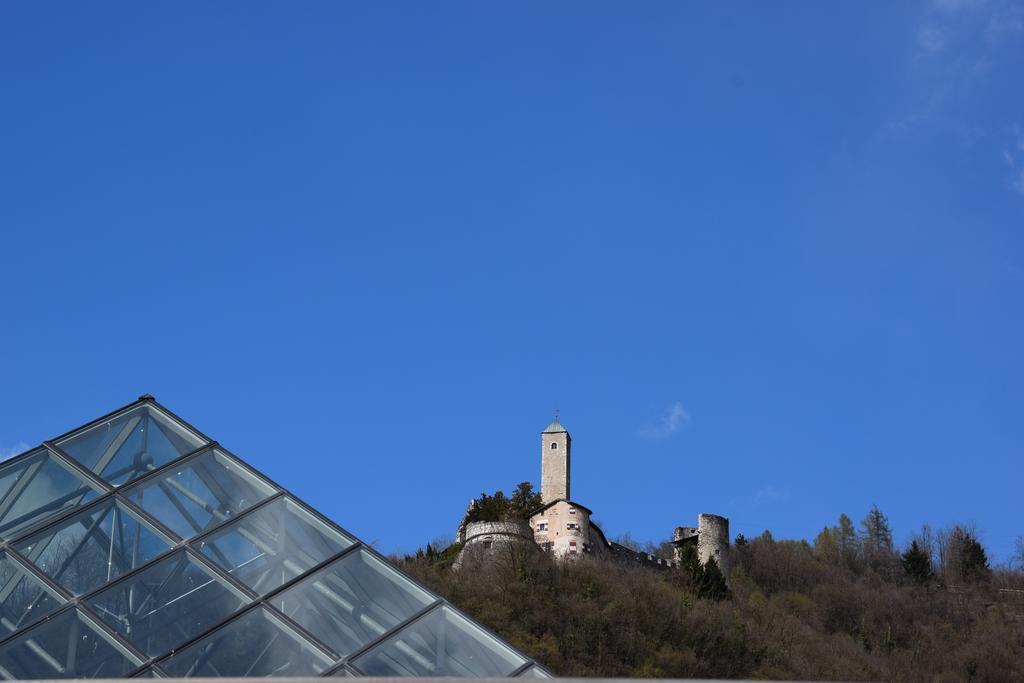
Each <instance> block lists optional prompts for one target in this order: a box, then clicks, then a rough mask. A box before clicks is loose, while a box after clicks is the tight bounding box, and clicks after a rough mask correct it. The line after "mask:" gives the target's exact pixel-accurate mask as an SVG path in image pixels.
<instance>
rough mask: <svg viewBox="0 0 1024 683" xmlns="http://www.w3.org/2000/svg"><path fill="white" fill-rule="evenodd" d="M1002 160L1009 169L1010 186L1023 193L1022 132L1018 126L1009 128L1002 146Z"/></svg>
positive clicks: (1023, 141) (1023, 161) (1023, 157)
mask: <svg viewBox="0 0 1024 683" xmlns="http://www.w3.org/2000/svg"><path fill="white" fill-rule="evenodd" d="M1003 162H1004V163H1005V164H1006V166H1007V167H1008V168H1009V169H1010V178H1009V184H1010V188H1011V189H1012V190H1013V191H1014V192H1016V193H1017V194H1021V195H1024V133H1022V132H1021V129H1020V126H1017V125H1014V126H1013V127H1012V128H1010V130H1009V137H1008V138H1007V141H1006V145H1005V146H1004V147H1003Z"/></svg>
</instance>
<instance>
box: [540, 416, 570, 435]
mask: <svg viewBox="0 0 1024 683" xmlns="http://www.w3.org/2000/svg"><path fill="white" fill-rule="evenodd" d="M559 432H565V433H566V434H568V433H569V430H568V429H566V428H565V427H563V426H562V423H561V422H559V421H558V418H557V417H556V418H555V419H554V420H552V421H551V424H549V425H548V426H547V427H545V428H544V431H543V432H541V434H557V433H559Z"/></svg>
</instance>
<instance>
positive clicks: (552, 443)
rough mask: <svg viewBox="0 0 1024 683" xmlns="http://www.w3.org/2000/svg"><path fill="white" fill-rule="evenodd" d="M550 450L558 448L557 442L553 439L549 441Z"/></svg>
mask: <svg viewBox="0 0 1024 683" xmlns="http://www.w3.org/2000/svg"><path fill="white" fill-rule="evenodd" d="M551 450H553V451H554V450H558V444H557V443H556V442H554V441H552V442H551Z"/></svg>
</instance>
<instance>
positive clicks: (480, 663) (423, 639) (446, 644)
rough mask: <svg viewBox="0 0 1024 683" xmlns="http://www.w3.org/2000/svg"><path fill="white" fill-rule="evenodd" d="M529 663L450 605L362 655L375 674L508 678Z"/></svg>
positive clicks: (363, 667) (364, 667)
mask: <svg viewBox="0 0 1024 683" xmlns="http://www.w3.org/2000/svg"><path fill="white" fill-rule="evenodd" d="M525 663H526V660H525V659H523V658H522V657H520V656H519V655H517V654H516V653H515V652H513V651H512V650H510V649H509V648H507V647H506V646H505V645H503V644H502V643H501V642H500V641H499V640H498V639H497V638H494V637H493V636H490V635H488V634H486V633H484V632H483V631H482V630H481V629H480V628H479V627H477V626H475V625H473V624H472V623H471V622H470V621H469V620H468V619H466V618H465V617H462V616H460V615H459V614H457V613H456V612H455V611H453V610H451V609H449V608H448V607H441V608H439V609H436V610H434V611H432V612H430V613H429V614H427V615H426V616H424V617H422V618H421V619H417V620H416V621H415V622H413V623H412V624H410V625H409V626H407V627H405V628H404V629H402V630H401V631H399V632H398V633H397V634H396V635H394V636H392V637H390V638H388V639H387V640H385V641H384V642H383V643H381V644H379V645H377V646H375V647H374V648H372V649H371V650H369V651H368V652H366V653H365V654H362V655H360V656H359V657H357V658H356V659H355V660H354V661H353V664H355V666H356V668H358V669H359V670H360V671H363V672H364V673H366V674H368V675H370V676H477V677H485V676H507V675H509V674H510V673H512V672H513V671H515V670H516V669H518V668H519V667H520V666H522V665H523V664H525Z"/></svg>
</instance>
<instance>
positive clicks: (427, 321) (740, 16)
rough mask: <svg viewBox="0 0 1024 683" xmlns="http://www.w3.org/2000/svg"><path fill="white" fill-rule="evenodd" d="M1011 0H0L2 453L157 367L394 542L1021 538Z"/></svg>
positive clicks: (307, 490) (259, 454) (354, 523)
mask: <svg viewBox="0 0 1024 683" xmlns="http://www.w3.org/2000/svg"><path fill="white" fill-rule="evenodd" d="M1022 73H1024V6H1022V5H1021V4H1019V3H1015V2H1008V1H1006V0H987V1H986V0H941V1H936V2H918V3H909V2H908V3H888V2H876V3H847V4H845V5H839V4H836V3H828V5H827V6H826V5H825V4H823V3H816V2H804V3H786V4H785V5H777V4H776V3H760V2H750V3H712V6H701V5H698V4H695V3H678V2H664V3H657V2H653V3H632V2H630V3H626V2H620V3H606V2H582V3H573V2H566V3H555V4H551V3H530V2H525V3H478V2H466V3H413V2H408V3H386V2H373V3H370V2H366V3H352V2H349V3H328V2H323V3H312V2H311V3H301V4H296V3H283V2H282V3H261V2H244V3H242V2H218V3H106V4H95V3H89V4H82V3H42V2H40V3H34V2H22V3H5V4H4V5H3V6H2V7H0V98H2V106H0V131H2V138H0V236H2V237H0V275H2V278H3V283H4V284H3V287H2V288H0V315H2V319H0V325H2V328H0V449H3V452H5V453H11V452H14V451H18V450H20V449H22V448H23V447H24V445H25V444H36V443H38V442H40V441H42V440H43V439H45V438H49V437H51V436H54V435H56V434H58V433H60V432H63V431H65V430H66V429H69V428H71V427H73V426H75V425H76V424H79V423H81V422H84V421H86V420H88V419H91V418H93V417H96V416H98V415H99V414H101V413H104V412H106V411H108V410H110V409H113V408H114V407H116V406H118V405H121V404H124V403H127V402H129V401H131V400H133V399H134V398H135V397H136V396H137V395H139V394H140V393H143V392H150V393H153V394H155V395H156V396H157V398H158V399H159V400H161V401H162V402H163V403H165V404H167V405H168V406H170V407H171V408H172V409H174V410H176V411H177V412H179V413H180V414H181V415H183V416H184V417H185V418H186V419H189V420H190V421H192V422H193V423H195V424H196V425H197V426H198V427H199V428H201V429H203V430H204V431H206V432H207V433H209V434H211V435H212V436H214V437H215V438H217V439H218V440H219V441H221V442H222V443H223V444H225V445H226V446H227V447H228V448H230V449H231V450H233V451H234V452H236V453H238V454H240V455H242V456H243V457H245V458H246V459H248V460H249V461H251V462H252V463H253V464H254V465H256V466H257V467H259V468H260V469H262V470H264V471H266V472H267V473H268V474H269V475H270V476H272V477H273V478H275V479H276V480H278V481H280V482H281V483H283V484H285V485H287V486H288V487H289V488H291V489H293V490H294V491H296V492H297V493H298V494H299V495H300V496H302V497H303V498H305V499H306V500H307V501H309V502H310V503H312V504H314V505H315V506H317V507H319V508H320V509H322V510H323V511H324V512H325V513H327V514H329V515H330V516H331V517H333V518H335V519H336V520H338V521H339V522H340V523H342V524H343V525H345V526H347V527H349V528H350V529H351V530H352V531H354V532H355V533H357V534H358V535H360V536H362V537H363V538H365V539H366V540H370V541H376V542H377V543H378V546H379V547H380V548H381V549H382V550H384V551H398V550H411V549H413V548H415V547H416V546H417V545H420V544H422V543H425V542H426V541H429V540H431V539H432V538H435V537H437V536H441V535H451V533H452V532H453V531H454V526H455V524H456V522H457V520H458V518H459V516H460V515H461V513H462V511H463V510H464V508H465V505H466V502H467V501H468V500H469V499H470V498H471V497H472V496H474V495H475V494H477V493H479V492H480V491H482V490H493V489H495V488H498V487H503V488H510V487H512V486H514V485H515V483H516V482H519V481H521V480H526V479H529V480H532V481H535V482H536V481H538V479H539V467H540V453H539V446H540V435H539V432H540V430H541V429H542V428H543V427H544V426H545V425H546V424H547V422H548V421H549V420H550V418H551V416H552V414H553V412H554V410H555V409H556V408H558V409H560V410H561V415H562V419H563V422H564V423H565V424H566V425H567V426H568V428H569V429H570V430H571V432H572V435H573V444H574V466H575V467H574V472H573V475H574V480H573V497H574V498H575V499H577V500H578V501H579V502H581V503H583V504H585V505H588V506H589V507H591V508H593V509H594V510H595V513H596V514H595V517H596V518H597V519H598V520H600V521H601V523H602V524H603V525H604V526H605V529H606V531H607V532H608V533H609V534H610V535H613V536H614V535H618V534H622V533H625V532H630V533H631V534H632V535H633V536H634V537H636V538H639V539H661V538H664V537H667V536H668V535H669V534H670V533H671V531H672V528H673V527H674V526H676V525H681V524H691V523H693V522H694V520H695V519H696V515H697V513H698V512H715V513H719V514H724V515H727V516H729V517H730V518H731V519H732V530H733V533H734V534H735V533H737V532H742V533H745V534H748V535H749V534H753V533H758V532H760V531H761V530H763V529H765V528H769V529H771V530H772V531H773V533H774V534H775V535H776V536H784V537H811V538H813V536H814V535H815V534H816V533H817V531H818V530H819V529H820V528H821V527H822V526H823V525H825V524H828V523H834V520H835V519H836V517H838V515H839V514H840V513H842V512H846V513H848V514H850V515H851V516H852V517H854V518H855V519H860V518H861V517H863V515H864V514H865V513H866V511H867V510H868V509H869V507H870V506H871V505H872V504H873V503H877V504H878V505H879V507H880V508H881V509H882V510H883V511H884V512H886V513H887V514H888V515H889V516H890V518H891V521H892V523H893V526H894V528H895V532H896V537H897V540H899V541H903V540H905V539H906V538H907V536H908V535H909V533H910V532H911V531H912V530H913V529H915V528H917V527H918V526H919V525H920V524H921V523H922V522H931V523H932V524H936V525H943V524H947V523H950V522H953V521H964V522H974V523H976V524H977V525H978V527H979V528H980V529H981V531H982V533H983V538H984V540H985V542H986V544H987V545H988V546H989V548H990V549H991V550H992V551H993V552H994V554H995V556H996V558H997V559H999V560H1005V559H1007V558H1008V556H1009V554H1010V552H1011V549H1012V546H1013V540H1014V538H1015V537H1016V536H1018V535H1020V534H1024V525H1022V523H1021V521H1020V520H1021V519H1024V503H1022V502H1021V496H1020V481H1021V475H1022V474H1024V467H1022V456H1024V420H1022V419H1021V415H1020V409H1021V405H1022V404H1024V390H1022V386H1024V384H1022V381H1024V365H1022V349H1024V316H1022V311H1021V305H1022V301H1024V89H1022V88H1021V87H1020V86H1021V74H1022Z"/></svg>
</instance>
